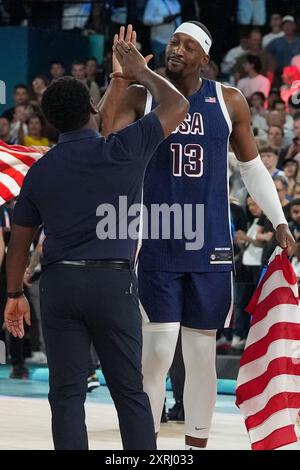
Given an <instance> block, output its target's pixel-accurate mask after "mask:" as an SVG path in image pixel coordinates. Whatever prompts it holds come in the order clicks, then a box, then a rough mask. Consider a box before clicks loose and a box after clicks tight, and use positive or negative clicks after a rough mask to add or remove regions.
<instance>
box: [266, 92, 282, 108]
mask: <svg viewBox="0 0 300 470" xmlns="http://www.w3.org/2000/svg"><path fill="white" fill-rule="evenodd" d="M279 99H280V90H279V88H271V90H270V93H269V96H268V110H269V111H273V110H274V102H275V101H277V100H279Z"/></svg>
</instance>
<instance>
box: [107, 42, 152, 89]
mask: <svg viewBox="0 0 300 470" xmlns="http://www.w3.org/2000/svg"><path fill="white" fill-rule="evenodd" d="M114 53H115V55H116V58H117V60H118V62H119V64H120V65H121V67H122V73H123V76H124V77H126V78H127V77H131V78H132V80H137V79H138V78H137V77H138V76H139V74H140V73H142V72H143V71H145V70H146V69H147V68H148V67H147V62H146V60H145V58H144V57H143V56H142V54H140V53H139V51H138V50H137V48H136V47H135V46H134V45H133V44H132V42H129V43H126V42H125V41H117V43H116V45H115V46H114Z"/></svg>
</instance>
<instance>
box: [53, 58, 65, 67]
mask: <svg viewBox="0 0 300 470" xmlns="http://www.w3.org/2000/svg"><path fill="white" fill-rule="evenodd" d="M57 64H59V65H61V66H62V67H63V68H64V67H65V65H64V63H63V61H62V60H60V59H57V60H51V62H50V67H52V65H57Z"/></svg>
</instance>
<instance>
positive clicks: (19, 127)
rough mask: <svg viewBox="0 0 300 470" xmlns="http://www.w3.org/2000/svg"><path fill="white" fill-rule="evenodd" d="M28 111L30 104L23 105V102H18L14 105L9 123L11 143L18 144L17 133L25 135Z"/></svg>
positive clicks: (26, 132)
mask: <svg viewBox="0 0 300 470" xmlns="http://www.w3.org/2000/svg"><path fill="white" fill-rule="evenodd" d="M29 113H30V106H29V105H28V106H24V105H23V104H19V105H18V106H16V107H15V112H14V115H13V120H12V122H11V125H10V138H11V141H12V143H14V144H18V143H20V142H19V135H20V134H22V135H24V136H25V135H27V134H28V126H27V124H26V121H27V119H28V117H29V115H30V114H29Z"/></svg>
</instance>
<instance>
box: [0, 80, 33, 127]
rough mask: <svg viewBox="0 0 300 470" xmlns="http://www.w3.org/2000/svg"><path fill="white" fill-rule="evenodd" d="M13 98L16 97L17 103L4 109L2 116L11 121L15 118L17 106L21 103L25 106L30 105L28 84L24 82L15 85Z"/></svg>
mask: <svg viewBox="0 0 300 470" xmlns="http://www.w3.org/2000/svg"><path fill="white" fill-rule="evenodd" d="M13 99H14V102H15V105H14V106H13V107H12V108H9V109H7V110H6V111H4V113H3V114H2V116H4V117H6V118H7V119H8V120H9V121H12V120H13V117H14V112H15V107H16V106H18V105H19V104H22V105H24V106H27V105H28V102H29V94H28V88H27V86H26V85H23V84H20V85H16V86H15V87H14V94H13Z"/></svg>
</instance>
